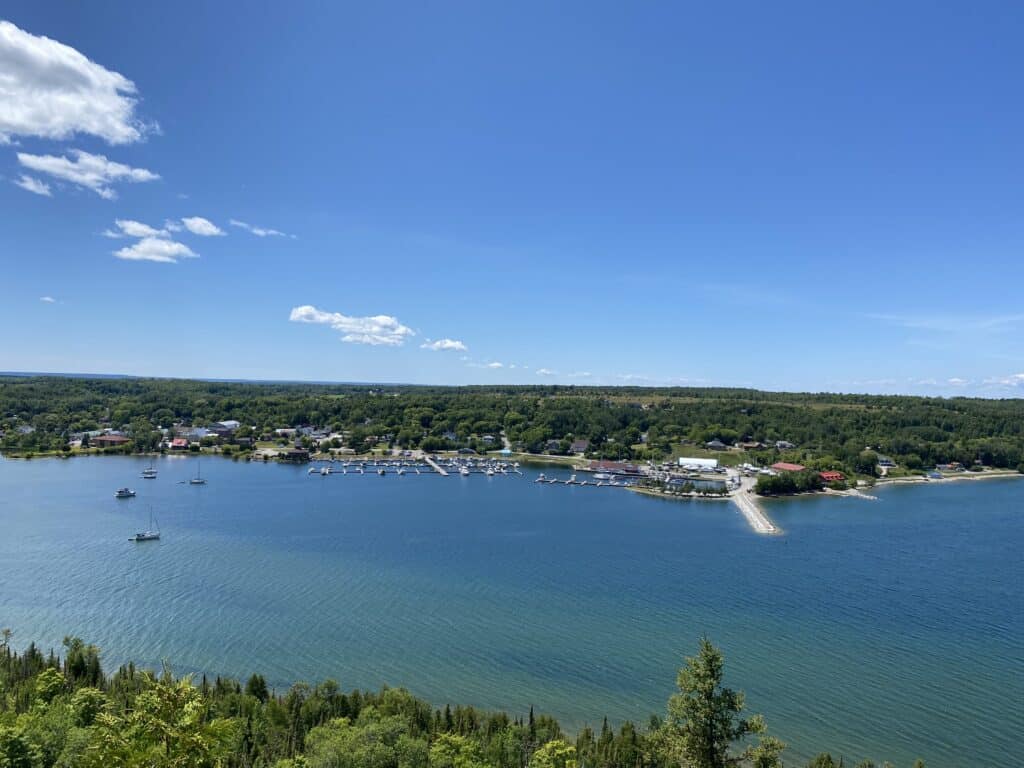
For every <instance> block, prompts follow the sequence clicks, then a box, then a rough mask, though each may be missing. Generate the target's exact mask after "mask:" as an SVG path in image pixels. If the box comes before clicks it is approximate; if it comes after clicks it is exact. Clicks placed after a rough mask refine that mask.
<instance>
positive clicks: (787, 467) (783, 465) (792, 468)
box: [772, 461, 807, 472]
mask: <svg viewBox="0 0 1024 768" xmlns="http://www.w3.org/2000/svg"><path fill="white" fill-rule="evenodd" d="M772 469H774V470H775V471H776V472H803V471H804V470H805V469H807V467H805V466H804V465H803V464H790V463H789V462H788V461H777V462H775V463H774V464H772Z"/></svg>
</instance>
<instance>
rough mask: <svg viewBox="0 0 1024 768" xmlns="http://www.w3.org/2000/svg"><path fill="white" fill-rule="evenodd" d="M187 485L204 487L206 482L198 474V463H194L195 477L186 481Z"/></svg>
mask: <svg viewBox="0 0 1024 768" xmlns="http://www.w3.org/2000/svg"><path fill="white" fill-rule="evenodd" d="M188 484H189V485H206V480H205V479H204V478H203V476H202V475H201V474H200V472H199V462H198V461H196V476H195V477H193V478H192V479H191V480H189V481H188Z"/></svg>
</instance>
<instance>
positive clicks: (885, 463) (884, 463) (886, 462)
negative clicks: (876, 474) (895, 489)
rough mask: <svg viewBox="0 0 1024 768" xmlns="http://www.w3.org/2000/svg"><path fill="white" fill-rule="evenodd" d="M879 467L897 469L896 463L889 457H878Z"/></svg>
mask: <svg viewBox="0 0 1024 768" xmlns="http://www.w3.org/2000/svg"><path fill="white" fill-rule="evenodd" d="M878 466H880V467H895V466H896V462H895V461H893V460H892V459H890V458H889V457H888V456H882V455H879V456H878Z"/></svg>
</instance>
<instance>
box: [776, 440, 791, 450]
mask: <svg viewBox="0 0 1024 768" xmlns="http://www.w3.org/2000/svg"><path fill="white" fill-rule="evenodd" d="M775 447H776V448H778V449H779V450H780V451H788V450H789V449H790V448H796V446H795V445H793V443H791V442H789V441H788V440H776V441H775Z"/></svg>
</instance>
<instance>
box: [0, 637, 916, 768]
mask: <svg viewBox="0 0 1024 768" xmlns="http://www.w3.org/2000/svg"><path fill="white" fill-rule="evenodd" d="M9 640H10V633H9V632H7V631H5V632H4V637H3V644H2V646H0V651H2V653H0V768H51V766H53V767H55V768H77V767H81V768H108V767H110V766H126V767H128V768H729V767H730V766H751V767H752V768H782V766H783V762H782V754H783V750H784V748H785V745H784V744H783V743H782V742H781V741H779V740H778V739H776V738H774V737H772V736H769V735H767V733H766V731H765V725H764V721H763V720H762V719H761V718H760V717H759V716H754V717H749V718H745V717H742V712H743V708H744V707H743V694H742V693H740V692H737V691H733V690H731V689H729V688H726V687H724V686H723V684H722V679H723V657H722V654H721V652H720V651H719V650H718V649H717V648H715V647H714V646H713V645H711V643H710V642H708V641H707V640H706V639H705V640H703V641H702V642H701V646H700V649H699V652H698V654H697V655H696V656H694V657H693V658H688V659H686V664H685V666H684V667H683V668H682V669H680V670H679V675H678V678H677V683H678V687H679V691H678V693H676V694H675V695H673V696H672V697H671V699H669V702H668V710H667V715H666V717H664V718H658V717H652V718H651V722H650V723H649V725H648V727H647V728H646V729H643V730H641V729H638V728H636V727H635V726H634V725H633V724H632V723H628V722H627V723H624V724H623V725H622V726H621V727H620V728H619V729H618V731H614V730H613V729H611V728H610V727H609V726H608V721H607V720H605V721H604V723H603V725H602V727H601V730H600V732H599V733H597V734H595V733H594V731H593V730H591V729H590V728H584V729H583V730H582V731H581V732H580V733H579V734H578V735H577V737H576V740H575V743H572V742H570V741H569V740H567V738H566V736H565V734H564V733H563V732H562V730H561V728H560V727H559V725H558V723H557V722H556V721H555V720H554V719H553V718H551V717H547V716H543V715H541V716H534V713H533V710H532V708H531V710H530V713H529V715H528V716H527V717H526V718H512V717H510V716H509V715H507V714H504V713H500V712H483V711H480V710H477V709H474V708H472V707H455V708H452V707H450V706H446V707H445V708H444V709H443V710H441V709H436V708H434V707H432V706H431V705H430V704H428V703H427V702H424V701H421V700H419V699H416V698H415V697H413V696H412V694H410V693H409V692H408V691H406V690H404V689H396V688H384V689H382V690H381V691H379V692H377V693H371V692H366V691H358V690H357V691H351V692H350V693H343V692H342V691H341V689H340V688H339V686H338V685H337V683H335V682H333V681H331V680H327V681H324V682H322V683H320V684H319V685H317V686H315V687H314V686H309V685H307V684H305V683H298V684H296V685H294V686H292V688H291V689H290V690H289V691H288V692H287V693H286V694H284V695H281V696H279V695H274V694H272V693H271V692H270V691H269V690H268V688H267V685H266V682H265V681H264V679H263V678H262V677H261V676H259V675H253V676H252V677H251V678H249V680H248V682H247V683H246V684H245V686H244V687H243V686H242V685H240V684H239V683H238V682H236V681H233V680H226V679H221V678H218V679H217V680H216V681H214V682H213V683H212V684H211V683H210V682H209V681H207V680H206V679H205V678H203V680H202V681H201V683H200V684H198V685H196V684H195V683H194V681H193V680H192V679H191V678H190V677H182V678H177V679H176V678H174V676H173V675H171V673H170V672H169V671H168V670H166V669H165V670H164V671H163V673H162V674H159V675H156V674H153V673H152V672H149V671H141V670H137V669H135V667H134V666H132V665H128V666H125V667H122V668H121V669H119V670H118V671H117V672H116V673H115V674H114V675H112V676H110V677H107V676H105V675H104V674H103V672H102V669H101V666H100V659H99V651H98V650H97V649H96V648H95V647H94V646H90V645H86V644H84V643H83V642H82V641H81V640H79V639H77V638H67V639H65V641H64V646H65V654H64V657H63V659H61V658H59V657H57V656H56V655H54V654H53V653H52V652H51V653H50V654H49V655H45V654H43V653H41V652H40V651H39V650H38V649H37V648H36V647H35V646H34V645H30V646H29V647H28V649H27V650H25V651H24V652H23V653H20V654H19V653H17V652H15V651H13V650H12V649H11V648H10V643H9ZM838 765H839V766H841V765H842V760H841V759H840V761H839V763H838ZM836 766H837V763H836V762H835V761H834V760H833V759H832V757H831V756H830V755H828V754H822V755H820V756H819V757H818V758H816V759H815V760H814V761H813V762H812V763H811V764H810V766H809V768H836ZM871 766H873V764H872V763H870V762H865V763H862V764H861V765H860V766H859V767H858V768H871ZM923 766H924V764H923V763H921V762H920V761H918V763H916V764H915V768H923Z"/></svg>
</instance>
